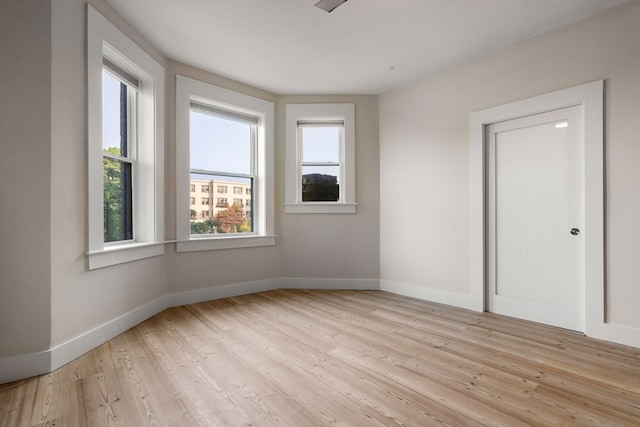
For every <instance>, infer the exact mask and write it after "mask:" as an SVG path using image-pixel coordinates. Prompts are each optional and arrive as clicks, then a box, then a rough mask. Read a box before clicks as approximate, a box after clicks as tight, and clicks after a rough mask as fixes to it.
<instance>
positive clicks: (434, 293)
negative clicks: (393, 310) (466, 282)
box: [380, 279, 476, 310]
mask: <svg viewBox="0 0 640 427" xmlns="http://www.w3.org/2000/svg"><path fill="white" fill-rule="evenodd" d="M380 290H381V291H385V292H391V293H394V294H398V295H404V296H407V297H411V298H418V299H422V300H427V301H432V302H437V303H440V304H447V305H452V306H454V307H460V308H466V309H469V310H475V306H476V304H475V300H474V298H473V297H472V296H471V295H470V294H459V293H456V292H449V291H444V290H441V289H434V288H427V287H425V286H420V285H416V284H413V283H405V282H397V281H395V280H386V279H381V280H380Z"/></svg>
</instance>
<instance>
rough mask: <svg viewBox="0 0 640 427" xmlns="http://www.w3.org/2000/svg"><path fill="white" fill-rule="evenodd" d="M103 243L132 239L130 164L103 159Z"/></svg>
mask: <svg viewBox="0 0 640 427" xmlns="http://www.w3.org/2000/svg"><path fill="white" fill-rule="evenodd" d="M103 185H104V241H105V242H118V241H122V240H131V239H133V200H132V186H131V163H125V162H121V161H118V160H114V159H110V158H108V157H104V158H103Z"/></svg>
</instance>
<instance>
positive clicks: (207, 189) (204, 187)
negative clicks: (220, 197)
mask: <svg viewBox="0 0 640 427" xmlns="http://www.w3.org/2000/svg"><path fill="white" fill-rule="evenodd" d="M200 192H201V193H208V192H209V186H208V185H202V186H201V187H200Z"/></svg>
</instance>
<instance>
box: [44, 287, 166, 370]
mask: <svg viewBox="0 0 640 427" xmlns="http://www.w3.org/2000/svg"><path fill="white" fill-rule="evenodd" d="M165 308H167V302H166V297H165V296H162V297H159V298H156V299H155V300H153V301H151V302H148V303H146V304H144V305H142V306H140V307H137V308H135V309H133V310H131V311H129V312H128V313H125V314H123V315H121V316H118V317H116V318H115V319H112V320H110V321H108V322H106V323H103V324H102V325H100V326H97V327H95V328H93V329H91V330H90V331H87V332H85V333H83V334H81V335H78V336H77V337H75V338H72V339H70V340H68V341H66V342H64V343H62V344H59V345H57V346H55V347H53V348H52V349H50V350H49V351H50V352H51V370H52V371H53V370H55V369H58V368H59V367H61V366H63V365H65V364H67V363H69V362H71V361H72V360H74V359H76V358H78V357H79V356H82V355H83V354H85V353H86V352H88V351H90V350H92V349H94V348H96V347H98V346H100V345H102V344H104V343H105V342H107V341H109V340H110V339H112V338H115V337H117V336H118V335H120V334H121V333H123V332H125V331H127V330H129V329H131V328H133V327H134V326H136V325H139V324H140V323H142V322H144V321H145V320H147V319H148V318H150V317H152V316H155V315H156V314H158V313H160V312H161V311H162V310H164V309H165Z"/></svg>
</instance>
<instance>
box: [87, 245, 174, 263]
mask: <svg viewBox="0 0 640 427" xmlns="http://www.w3.org/2000/svg"><path fill="white" fill-rule="evenodd" d="M162 254H164V243H163V242H159V243H156V242H153V243H129V244H123V245H117V246H108V247H105V248H104V249H103V250H101V251H94V252H87V257H88V259H89V270H95V269H98V268H103V267H109V266H111V265H116V264H123V263H125V262H130V261H137V260H139V259H145V258H151V257H154V256H159V255H162Z"/></svg>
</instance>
